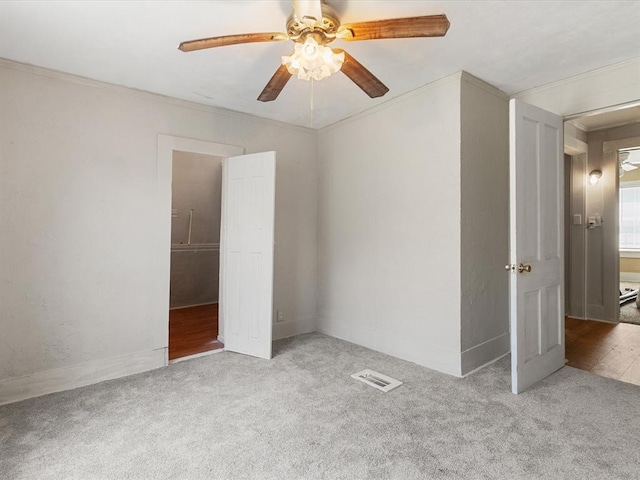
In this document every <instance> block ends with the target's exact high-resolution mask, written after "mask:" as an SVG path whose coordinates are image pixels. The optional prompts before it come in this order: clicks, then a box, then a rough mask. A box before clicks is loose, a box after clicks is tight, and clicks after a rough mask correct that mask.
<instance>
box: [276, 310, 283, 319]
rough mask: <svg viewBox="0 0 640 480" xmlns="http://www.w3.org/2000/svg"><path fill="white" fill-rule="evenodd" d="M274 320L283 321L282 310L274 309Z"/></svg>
mask: <svg viewBox="0 0 640 480" xmlns="http://www.w3.org/2000/svg"><path fill="white" fill-rule="evenodd" d="M276 322H284V312H283V311H281V310H277V311H276Z"/></svg>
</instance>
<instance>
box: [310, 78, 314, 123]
mask: <svg viewBox="0 0 640 480" xmlns="http://www.w3.org/2000/svg"><path fill="white" fill-rule="evenodd" d="M313 84H314V80H313V78H312V79H311V100H310V102H309V107H310V108H309V110H310V111H309V127H310V128H313V92H314V89H313Z"/></svg>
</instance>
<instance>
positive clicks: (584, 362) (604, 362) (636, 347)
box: [565, 317, 640, 385]
mask: <svg viewBox="0 0 640 480" xmlns="http://www.w3.org/2000/svg"><path fill="white" fill-rule="evenodd" d="M565 340H566V354H565V356H566V358H567V360H568V363H567V365H569V366H571V367H575V368H579V369H581V370H587V371H589V372H591V373H593V374H595V375H600V376H602V377H610V378H615V379H616V380H621V381H623V382H628V383H634V384H636V385H640V325H632V324H629V323H618V324H617V325H616V324H612V323H604V322H596V321H591V320H577V319H575V318H570V317H567V318H566V320H565Z"/></svg>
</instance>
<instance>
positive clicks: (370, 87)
mask: <svg viewBox="0 0 640 480" xmlns="http://www.w3.org/2000/svg"><path fill="white" fill-rule="evenodd" d="M333 52H334V53H344V62H343V64H342V68H341V69H340V70H342V73H344V74H345V75H346V76H347V77H349V78H350V79H351V81H352V82H353V83H355V84H356V85H358V86H359V87H360V88H361V89H362V90H363V91H364V93H366V94H367V95H369V96H370V97H371V98H376V97H381V96H383V95H384V94H385V93H387V92H388V91H389V89H388V88H387V87H386V85H385V84H384V83H382V82H381V81H380V80H378V79H377V78H376V76H375V75H374V74H373V73H371V72H370V71H369V70H367V69H366V68H365V67H364V66H363V65H362V64H361V63H360V62H358V61H357V60H356V59H355V58H353V57H352V56H351V55H349V54H348V53H347V52H345V51H344V50H342V49H340V48H334V49H333Z"/></svg>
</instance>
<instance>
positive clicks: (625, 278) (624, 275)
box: [620, 272, 640, 283]
mask: <svg viewBox="0 0 640 480" xmlns="http://www.w3.org/2000/svg"><path fill="white" fill-rule="evenodd" d="M620 281H621V282H633V283H640V273H637V272H620Z"/></svg>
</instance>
